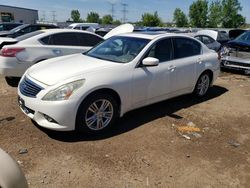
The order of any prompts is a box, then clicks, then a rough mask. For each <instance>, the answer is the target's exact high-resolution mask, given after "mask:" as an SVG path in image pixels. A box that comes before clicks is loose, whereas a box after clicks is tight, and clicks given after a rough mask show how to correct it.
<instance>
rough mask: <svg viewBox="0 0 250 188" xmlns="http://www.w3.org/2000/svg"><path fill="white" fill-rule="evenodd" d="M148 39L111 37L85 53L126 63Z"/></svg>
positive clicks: (138, 51)
mask: <svg viewBox="0 0 250 188" xmlns="http://www.w3.org/2000/svg"><path fill="white" fill-rule="evenodd" d="M149 41H150V40H148V39H142V38H134V37H122V36H117V37H112V38H110V39H108V40H106V41H104V42H102V43H101V44H99V45H98V46H96V47H94V48H93V49H91V50H90V51H88V52H87V53H86V54H85V55H87V56H91V57H95V58H98V59H103V60H108V61H113V62H118V63H128V62H130V61H132V60H133V59H134V58H135V57H136V56H137V55H138V54H139V53H140V52H141V50H142V49H143V48H144V47H145V46H146V45H147V44H148V43H149Z"/></svg>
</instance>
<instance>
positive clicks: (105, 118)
mask: <svg viewBox="0 0 250 188" xmlns="http://www.w3.org/2000/svg"><path fill="white" fill-rule="evenodd" d="M113 115H114V109H113V105H112V103H111V102H110V101H108V100H106V99H99V100H96V101H94V102H93V103H91V104H90V105H89V107H88V108H87V111H86V114H85V123H86V125H87V126H88V128H90V129H91V130H94V131H99V130H102V129H104V128H105V127H106V126H108V125H109V123H110V122H111V120H112V118H113Z"/></svg>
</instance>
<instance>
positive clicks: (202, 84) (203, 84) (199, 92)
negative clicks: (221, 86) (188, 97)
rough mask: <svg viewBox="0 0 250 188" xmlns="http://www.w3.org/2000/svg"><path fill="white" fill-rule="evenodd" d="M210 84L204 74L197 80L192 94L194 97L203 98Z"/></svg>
mask: <svg viewBox="0 0 250 188" xmlns="http://www.w3.org/2000/svg"><path fill="white" fill-rule="evenodd" d="M210 84H211V77H210V74H209V73H208V72H204V73H203V74H202V75H201V76H200V77H199V79H198V81H197V83H196V86H195V89H194V91H193V94H194V95H195V96H196V97H199V98H201V97H203V96H205V95H206V94H207V91H208V89H209V87H210Z"/></svg>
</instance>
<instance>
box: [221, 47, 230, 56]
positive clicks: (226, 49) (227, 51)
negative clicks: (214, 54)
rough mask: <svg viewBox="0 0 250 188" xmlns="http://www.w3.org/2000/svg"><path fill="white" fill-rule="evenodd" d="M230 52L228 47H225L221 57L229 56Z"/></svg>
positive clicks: (222, 49)
mask: <svg viewBox="0 0 250 188" xmlns="http://www.w3.org/2000/svg"><path fill="white" fill-rule="evenodd" d="M229 52H230V48H229V47H227V46H224V47H222V48H221V51H220V55H221V56H227V55H228V54H229Z"/></svg>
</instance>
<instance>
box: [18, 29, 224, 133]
mask: <svg viewBox="0 0 250 188" xmlns="http://www.w3.org/2000/svg"><path fill="white" fill-rule="evenodd" d="M218 74H219V60H218V55H217V53H215V52H214V51H211V50H209V49H208V48H207V47H206V46H205V45H204V44H202V43H201V42H199V41H198V40H196V39H194V38H191V37H188V36H184V35H178V34H159V33H158V34H157V33H154V34H153V33H130V34H123V35H118V36H115V37H112V38H109V39H108V40H106V41H104V42H102V43H101V44H99V45H98V46H96V47H94V48H93V49H91V50H90V51H88V52H87V53H85V54H77V55H70V56H64V57H59V58H55V59H50V60H47V61H45V62H44V63H41V64H37V65H34V66H33V67H31V68H30V69H28V71H27V72H26V73H25V74H24V76H23V77H22V80H21V82H20V84H19V87H18V95H19V104H20V107H21V109H22V111H23V112H24V113H25V114H26V115H27V116H29V117H30V118H32V119H33V120H34V121H35V122H37V123H38V124H39V125H40V126H42V127H45V128H48V129H53V130H59V131H68V130H74V129H77V130H83V131H85V132H92V133H96V132H101V131H104V130H106V129H107V128H109V127H110V126H111V125H112V124H114V122H115V120H116V119H117V118H118V117H121V116H123V115H124V114H125V113H126V112H128V111H130V110H133V109H135V108H139V107H142V106H145V105H149V104H152V103H155V102H158V101H162V100H166V99H169V98H172V97H175V96H179V95H183V94H187V93H192V92H193V93H195V94H196V95H197V96H198V97H202V96H204V95H205V94H206V93H207V91H208V89H209V86H211V85H212V83H213V81H214V80H215V79H216V78H217V76H218Z"/></svg>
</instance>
